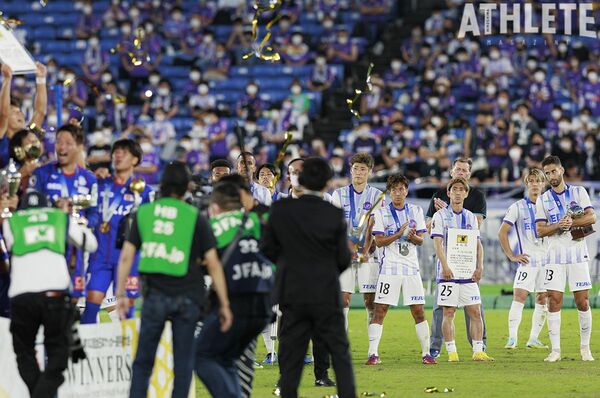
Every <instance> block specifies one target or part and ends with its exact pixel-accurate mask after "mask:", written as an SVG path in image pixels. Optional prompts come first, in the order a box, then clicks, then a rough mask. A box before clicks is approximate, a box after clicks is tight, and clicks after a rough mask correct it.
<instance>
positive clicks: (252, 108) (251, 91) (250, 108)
mask: <svg viewBox="0 0 600 398" xmlns="http://www.w3.org/2000/svg"><path fill="white" fill-rule="evenodd" d="M264 107H265V103H264V102H263V101H262V100H261V99H260V97H259V94H258V84H256V83H255V82H251V83H249V84H248V85H247V86H246V95H245V96H243V97H242V98H241V99H240V100H239V101H238V103H237V114H238V116H239V117H241V118H242V119H245V118H247V117H248V116H251V115H252V116H256V117H258V116H260V114H261V112H262V111H263V109H264Z"/></svg>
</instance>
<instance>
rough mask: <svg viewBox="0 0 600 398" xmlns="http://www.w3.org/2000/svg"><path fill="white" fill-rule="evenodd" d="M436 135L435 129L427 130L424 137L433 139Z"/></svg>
mask: <svg viewBox="0 0 600 398" xmlns="http://www.w3.org/2000/svg"><path fill="white" fill-rule="evenodd" d="M435 136H436V133H435V130H425V132H424V134H423V138H424V139H426V140H432V139H434V138H435Z"/></svg>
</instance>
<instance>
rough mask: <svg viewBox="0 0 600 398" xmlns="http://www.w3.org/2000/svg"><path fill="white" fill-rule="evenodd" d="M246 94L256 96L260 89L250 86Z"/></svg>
mask: <svg viewBox="0 0 600 398" xmlns="http://www.w3.org/2000/svg"><path fill="white" fill-rule="evenodd" d="M246 92H247V93H248V94H249V95H254V94H256V93H257V92H258V88H256V86H249V87H246Z"/></svg>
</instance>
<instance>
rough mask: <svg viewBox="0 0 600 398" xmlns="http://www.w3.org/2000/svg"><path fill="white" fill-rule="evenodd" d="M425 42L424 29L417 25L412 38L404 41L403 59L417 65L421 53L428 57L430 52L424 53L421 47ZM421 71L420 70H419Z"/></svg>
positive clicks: (413, 29)
mask: <svg viewBox="0 0 600 398" xmlns="http://www.w3.org/2000/svg"><path fill="white" fill-rule="evenodd" d="M424 44H425V42H424V40H423V30H422V29H421V27H420V26H415V27H413V28H412V31H411V35H410V38H408V39H406V40H404V42H403V43H402V48H401V51H402V59H403V60H404V62H406V63H407V64H408V65H411V66H416V65H417V62H418V60H419V55H420V56H421V57H426V56H428V55H429V54H423V52H422V51H421V48H422V47H423V45H424ZM417 71H418V72H420V70H417Z"/></svg>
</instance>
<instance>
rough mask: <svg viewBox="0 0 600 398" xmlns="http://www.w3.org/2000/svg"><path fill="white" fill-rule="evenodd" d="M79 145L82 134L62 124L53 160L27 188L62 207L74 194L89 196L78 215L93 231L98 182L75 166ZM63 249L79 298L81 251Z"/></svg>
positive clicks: (82, 280)
mask: <svg viewBox="0 0 600 398" xmlns="http://www.w3.org/2000/svg"><path fill="white" fill-rule="evenodd" d="M82 145H83V132H82V131H81V129H80V128H79V127H76V126H74V125H71V124H66V125H63V126H61V127H59V129H58V131H57V132H56V159H57V160H56V161H53V162H50V163H48V164H46V165H44V166H41V167H39V168H38V169H37V170H36V171H35V172H34V173H33V175H32V176H31V177H30V178H29V187H30V188H31V189H33V190H35V191H38V192H40V193H42V194H44V195H46V196H47V197H48V198H49V199H50V201H51V203H52V204H53V205H55V206H57V207H62V202H64V201H70V200H71V198H73V196H74V195H77V194H79V195H90V196H91V206H90V207H88V208H87V209H85V210H82V211H81V212H80V213H81V215H82V216H84V217H85V218H86V219H87V226H88V227H89V228H90V229H92V230H93V229H94V228H95V227H96V225H97V224H98V220H99V217H98V207H97V202H98V182H97V180H96V177H95V176H94V174H93V173H92V172H91V171H89V170H86V169H84V168H82V167H80V166H79V165H78V161H79V157H80V154H81V151H80V148H81V146H82ZM74 250H75V249H74V248H69V249H68V250H67V263H69V264H70V266H71V267H72V268H74V272H73V275H72V279H73V292H72V296H73V297H74V298H79V297H83V293H84V290H85V266H84V258H83V255H82V253H81V252H77V253H75V252H74Z"/></svg>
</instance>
